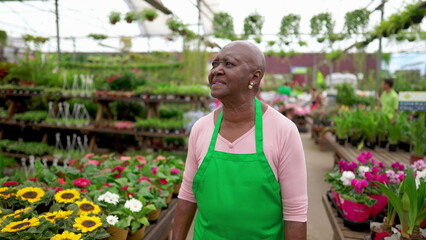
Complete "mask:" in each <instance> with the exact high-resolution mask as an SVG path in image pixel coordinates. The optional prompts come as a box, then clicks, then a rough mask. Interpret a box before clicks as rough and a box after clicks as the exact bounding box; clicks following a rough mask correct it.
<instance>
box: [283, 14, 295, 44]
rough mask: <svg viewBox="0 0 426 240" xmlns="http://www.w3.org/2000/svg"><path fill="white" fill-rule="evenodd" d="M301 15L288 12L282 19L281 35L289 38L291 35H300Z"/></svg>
mask: <svg viewBox="0 0 426 240" xmlns="http://www.w3.org/2000/svg"><path fill="white" fill-rule="evenodd" d="M299 27H300V15H296V14H288V15H285V16H283V18H282V19H281V26H280V32H279V36H280V37H282V38H286V39H287V38H288V37H289V36H290V35H295V36H297V35H299Z"/></svg>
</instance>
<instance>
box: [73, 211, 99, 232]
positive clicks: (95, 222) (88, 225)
mask: <svg viewBox="0 0 426 240" xmlns="http://www.w3.org/2000/svg"><path fill="white" fill-rule="evenodd" d="M72 226H73V227H75V228H76V229H77V230H78V231H80V232H82V233H86V232H91V231H93V230H95V229H97V228H98V227H100V226H102V221H101V219H100V218H99V217H96V216H92V217H89V216H85V215H83V216H80V217H78V218H76V219H75V223H74V225H72Z"/></svg>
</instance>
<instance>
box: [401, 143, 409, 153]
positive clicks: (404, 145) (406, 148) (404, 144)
mask: <svg viewBox="0 0 426 240" xmlns="http://www.w3.org/2000/svg"><path fill="white" fill-rule="evenodd" d="M398 148H399V149H401V150H404V151H406V152H409V151H410V144H409V143H406V142H398Z"/></svg>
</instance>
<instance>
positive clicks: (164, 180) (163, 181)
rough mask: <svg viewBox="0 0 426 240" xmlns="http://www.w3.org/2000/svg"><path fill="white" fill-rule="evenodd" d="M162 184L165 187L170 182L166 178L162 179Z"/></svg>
mask: <svg viewBox="0 0 426 240" xmlns="http://www.w3.org/2000/svg"><path fill="white" fill-rule="evenodd" d="M160 183H161V184H163V185H166V184H168V182H167V180H166V179H165V178H162V179H160Z"/></svg>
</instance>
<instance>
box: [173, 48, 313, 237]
mask: <svg viewBox="0 0 426 240" xmlns="http://www.w3.org/2000/svg"><path fill="white" fill-rule="evenodd" d="M264 72H265V58H264V55H263V53H262V52H261V51H260V50H259V49H258V48H257V47H256V46H255V45H254V44H251V43H249V42H246V41H236V42H232V43H230V44H228V45H226V46H225V47H224V48H223V49H222V50H221V51H220V52H219V53H218V55H217V56H216V58H215V59H214V60H213V62H212V69H211V70H210V74H209V77H208V80H209V84H210V87H211V95H212V96H213V97H215V98H217V99H219V100H220V101H221V102H222V107H221V108H219V109H217V110H215V111H214V112H212V113H210V114H209V115H207V116H205V117H203V118H201V119H200V120H198V121H197V122H196V123H195V125H194V127H193V128H192V131H191V135H190V137H189V143H188V157H187V160H186V167H185V173H184V180H183V184H182V188H181V190H180V192H179V200H178V206H177V212H176V216H175V222H174V226H173V239H175V240H184V239H185V238H186V235H187V233H188V231H189V228H190V226H191V223H192V221H193V218H194V215H195V212H196V210H197V209H198V212H197V217H196V219H195V223H194V239H199V240H207V239H208V240H225V239H227V240H250V239H253V240H258V239H268V240H277V239H280V240H281V239H287V240H295V239H306V221H307V186H306V166H305V159H304V153H303V148H302V143H301V140H300V135H299V133H298V131H297V128H296V126H295V125H294V124H293V123H292V122H291V121H290V120H288V119H287V118H285V117H284V116H283V115H282V114H280V113H279V112H277V111H275V110H274V109H273V108H271V107H269V106H267V105H265V104H262V103H261V102H260V101H259V100H258V99H257V98H255V96H256V93H257V91H258V88H259V83H260V81H261V79H262V77H263V74H264Z"/></svg>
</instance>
